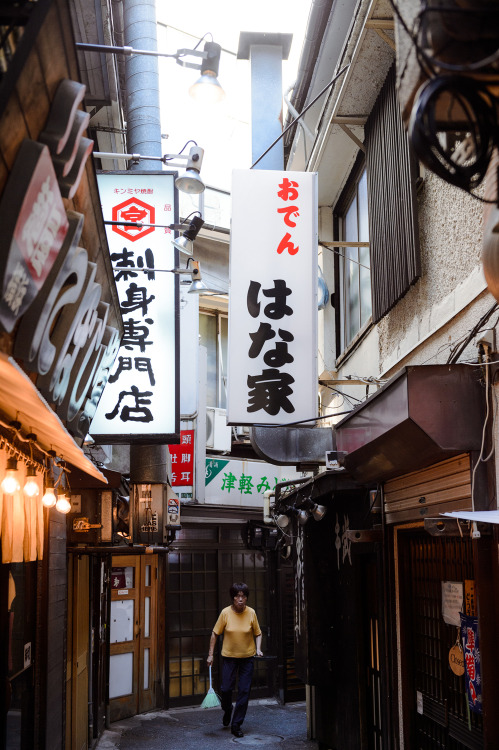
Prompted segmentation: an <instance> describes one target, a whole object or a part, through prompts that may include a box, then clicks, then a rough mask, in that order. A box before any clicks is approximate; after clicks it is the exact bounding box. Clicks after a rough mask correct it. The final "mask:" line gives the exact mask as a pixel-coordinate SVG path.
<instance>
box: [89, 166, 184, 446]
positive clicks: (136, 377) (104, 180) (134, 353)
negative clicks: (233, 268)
mask: <svg viewBox="0 0 499 750" xmlns="http://www.w3.org/2000/svg"><path fill="white" fill-rule="evenodd" d="M174 179H175V173H169V172H158V173H155V172H106V173H104V174H99V175H98V177H97V180H98V185H99V192H100V195H101V201H102V212H103V215H104V220H105V221H113V222H124V223H123V224H121V225H119V224H117V225H116V224H115V225H112V226H111V225H108V226H107V238H108V243H109V250H110V253H111V262H112V266H113V269H114V278H115V281H116V287H117V289H118V296H119V300H120V310H121V314H122V316H123V325H124V336H123V339H122V341H121V347H120V350H119V352H118V356H117V358H116V362H115V365H114V368H113V371H112V373H111V375H110V377H109V381H108V383H107V385H106V387H105V389H104V392H103V394H102V397H101V400H100V403H99V406H98V408H97V411H96V414H95V417H94V419H93V420H92V424H91V427H90V434H91V435H92V437H94V438H96V439H99V441H101V442H102V440H105V441H107V442H108V443H110V444H112V443H134V442H141V441H144V440H147V441H151V442H168V441H169V440H172V441H173V440H177V439H178V436H179V432H180V409H179V335H178V333H179V331H178V328H179V317H178V311H179V302H178V276H176V275H175V274H174V273H169V272H168V271H173V269H174V268H175V267H176V265H177V255H178V253H177V251H176V250H175V248H174V247H173V244H172V242H171V240H172V234H171V230H170V229H169V228H168V226H169V225H170V224H173V223H176V222H177V220H178V217H177V207H176V206H177V202H176V200H177V199H176V191H175V187H174ZM127 222H137V223H141V224H142V225H143V226H139V227H132V226H127ZM151 225H162V226H161V227H158V226H151Z"/></svg>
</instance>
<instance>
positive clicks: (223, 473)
mask: <svg viewBox="0 0 499 750" xmlns="http://www.w3.org/2000/svg"><path fill="white" fill-rule="evenodd" d="M304 476H307V475H306V474H304V473H303V472H302V473H299V472H296V471H294V470H293V467H291V466H274V465H273V464H267V463H265V462H264V461H244V460H242V459H226V458H218V457H212V458H207V459H206V475H205V502H206V503H223V504H226V505H252V506H256V507H258V508H263V501H264V494H265V492H266V491H267V490H274V489H275V486H276V484H278V482H287V481H290V480H291V479H302V478H303V477H304Z"/></svg>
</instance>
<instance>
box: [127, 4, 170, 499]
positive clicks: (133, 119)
mask: <svg viewBox="0 0 499 750" xmlns="http://www.w3.org/2000/svg"><path fill="white" fill-rule="evenodd" d="M123 18H124V32H125V39H124V41H125V45H127V46H130V47H139V48H141V49H148V50H151V51H155V50H157V47H158V44H157V35H156V30H157V26H156V7H155V0H124V4H123ZM126 98H127V113H128V137H127V148H128V151H131V152H132V153H135V154H150V155H151V156H153V157H160V159H161V158H162V154H161V143H162V142H161V118H160V110H159V71H158V59H157V57H149V56H145V55H135V56H132V57H127V58H126ZM156 169H157V161H156V159H141V163H140V164H139V163H138V162H133V161H132V164H131V171H137V170H141V171H155V170H156ZM130 473H131V474H132V475H133V480H132V481H133V482H135V483H139V484H140V483H142V482H144V483H153V484H154V483H159V484H166V483H167V481H168V448H167V446H166V445H135V444H132V445H131V446H130Z"/></svg>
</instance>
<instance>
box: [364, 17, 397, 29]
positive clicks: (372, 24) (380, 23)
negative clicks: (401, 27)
mask: <svg viewBox="0 0 499 750" xmlns="http://www.w3.org/2000/svg"><path fill="white" fill-rule="evenodd" d="M394 28H395V23H394V21H393V18H371V19H370V20H369V21H366V29H388V30H392V31H393V29H394Z"/></svg>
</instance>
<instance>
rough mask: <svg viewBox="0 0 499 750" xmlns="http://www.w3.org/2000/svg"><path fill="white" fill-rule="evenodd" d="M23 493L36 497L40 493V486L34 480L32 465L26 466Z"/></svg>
mask: <svg viewBox="0 0 499 750" xmlns="http://www.w3.org/2000/svg"><path fill="white" fill-rule="evenodd" d="M24 494H25V495H27V496H28V497H36V496H37V495H39V494H40V488H39V487H38V482H37V481H36V471H35V468H34V466H28V470H27V472H26V484H25V485H24Z"/></svg>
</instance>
